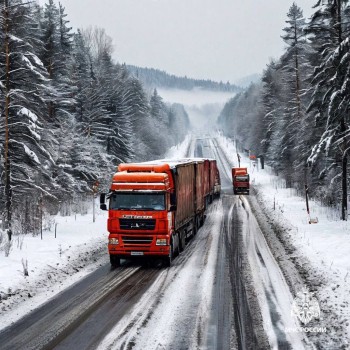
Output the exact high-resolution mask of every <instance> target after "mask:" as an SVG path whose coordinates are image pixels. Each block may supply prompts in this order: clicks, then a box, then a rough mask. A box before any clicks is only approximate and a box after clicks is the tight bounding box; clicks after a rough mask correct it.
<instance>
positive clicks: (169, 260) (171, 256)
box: [164, 241, 174, 267]
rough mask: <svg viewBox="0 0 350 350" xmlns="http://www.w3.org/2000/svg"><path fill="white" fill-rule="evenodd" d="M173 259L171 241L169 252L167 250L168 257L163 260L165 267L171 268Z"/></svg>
mask: <svg viewBox="0 0 350 350" xmlns="http://www.w3.org/2000/svg"><path fill="white" fill-rule="evenodd" d="M173 258H174V247H173V241H171V243H170V250H169V256H167V257H166V258H165V259H164V262H165V266H166V267H170V266H171V263H172V261H173Z"/></svg>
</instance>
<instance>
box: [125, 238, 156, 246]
mask: <svg viewBox="0 0 350 350" xmlns="http://www.w3.org/2000/svg"><path fill="white" fill-rule="evenodd" d="M122 240H123V243H124V245H150V244H151V243H152V240H153V238H152V237H133V236H122Z"/></svg>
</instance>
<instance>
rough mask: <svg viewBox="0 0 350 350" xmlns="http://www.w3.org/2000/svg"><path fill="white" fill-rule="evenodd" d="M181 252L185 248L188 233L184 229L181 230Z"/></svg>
mask: <svg viewBox="0 0 350 350" xmlns="http://www.w3.org/2000/svg"><path fill="white" fill-rule="evenodd" d="M179 243H180V248H179V250H180V252H182V251H183V250H184V249H185V246H186V234H185V232H184V231H181V232H180V242H179Z"/></svg>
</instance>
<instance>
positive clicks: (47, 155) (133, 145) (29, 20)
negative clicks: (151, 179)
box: [0, 0, 189, 232]
mask: <svg viewBox="0 0 350 350" xmlns="http://www.w3.org/2000/svg"><path fill="white" fill-rule="evenodd" d="M0 11H1V13H0V16H1V17H0V21H1V27H0V41H1V48H2V49H1V53H0V56H1V57H0V73H1V74H0V106H1V119H0V154H1V155H0V174H1V181H0V193H1V195H0V213H1V214H2V215H1V218H2V220H3V222H2V223H3V225H2V227H3V228H5V229H12V230H13V231H16V230H17V231H21V230H22V231H23V230H25V231H26V232H31V231H33V230H34V228H33V227H34V226H35V218H37V217H38V216H39V215H42V211H43V208H44V210H46V211H51V212H56V211H57V210H58V209H59V207H60V205H61V204H62V203H63V202H65V201H74V199H75V198H76V197H78V196H81V195H91V193H92V190H93V186H94V185H97V183H99V188H103V189H106V186H107V183H108V182H109V181H110V179H111V176H112V173H113V171H114V170H115V169H116V167H117V165H118V164H119V163H120V162H125V161H130V160H134V161H140V160H148V159H150V158H154V157H161V156H162V155H163V153H164V151H165V150H166V149H167V148H169V147H170V146H172V145H174V144H175V143H177V142H180V141H181V140H182V139H183V138H184V136H185V134H186V133H187V132H188V128H189V119H188V115H187V114H186V111H185V110H184V108H183V107H182V106H181V105H177V104H175V105H168V104H165V103H164V102H163V101H162V98H161V97H160V96H159V95H158V93H157V91H156V90H154V91H152V93H151V94H148V93H146V91H145V90H144V88H143V86H142V83H141V82H140V80H139V79H137V78H135V77H134V76H133V75H131V74H130V73H129V71H128V69H127V68H126V66H125V65H121V64H118V63H115V62H114V61H113V59H112V52H113V43H112V40H111V38H110V37H109V36H108V35H107V34H106V33H105V31H104V30H103V29H100V28H89V29H85V30H77V31H75V32H73V30H72V28H71V27H70V23H69V20H68V18H67V14H66V13H65V9H64V8H63V6H62V5H61V4H57V3H55V2H54V1H53V0H48V1H47V3H46V4H45V5H44V6H40V5H38V4H37V3H36V2H28V1H22V0H1V1H0ZM40 213H41V214H40ZM14 225H15V226H16V227H15V226H14ZM0 229H1V225H0Z"/></svg>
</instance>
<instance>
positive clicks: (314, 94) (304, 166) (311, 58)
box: [219, 0, 350, 220]
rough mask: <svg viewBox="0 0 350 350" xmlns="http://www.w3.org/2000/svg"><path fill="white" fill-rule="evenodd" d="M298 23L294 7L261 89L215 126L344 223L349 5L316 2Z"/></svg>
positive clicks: (238, 99)
mask: <svg viewBox="0 0 350 350" xmlns="http://www.w3.org/2000/svg"><path fill="white" fill-rule="evenodd" d="M313 9H314V11H313V14H312V16H311V17H310V18H309V19H305V18H304V16H303V11H302V9H301V8H300V7H298V6H297V5H296V4H295V3H293V5H292V6H291V7H290V9H289V12H288V14H287V18H286V26H285V28H284V29H283V33H282V35H281V38H282V39H283V41H284V43H285V50H284V52H283V54H282V56H281V57H280V58H279V59H276V60H272V61H271V62H270V63H269V64H268V65H267V66H266V69H265V70H264V72H263V74H262V79H261V82H259V83H256V84H252V85H250V87H249V88H248V89H247V90H246V91H244V92H242V93H239V94H237V95H236V96H235V97H234V98H233V99H231V100H230V101H229V102H228V103H227V104H226V105H225V107H224V109H223V111H222V113H221V115H220V117H219V123H220V125H221V126H222V128H223V129H224V130H225V133H226V135H228V136H230V137H233V138H235V139H236V141H237V144H238V145H239V147H240V148H241V149H248V150H251V152H253V153H254V154H256V155H261V156H263V157H264V158H265V160H266V161H267V163H268V164H269V165H271V167H272V168H273V169H274V170H275V171H276V173H278V174H280V175H282V176H283V177H284V178H285V179H286V183H287V186H288V187H291V186H294V187H296V188H298V189H300V190H303V189H304V186H305V184H307V185H308V186H309V188H310V194H311V195H312V196H314V197H315V198H318V199H320V200H322V201H323V202H325V203H327V204H329V205H332V206H339V208H341V218H342V219H344V220H345V219H346V218H347V188H348V176H347V174H348V170H349V169H348V168H349V167H348V155H349V147H350V138H349V131H350V130H349V119H350V116H349V112H350V111H349V108H350V79H349V78H350V5H349V1H348V0H327V1H321V0H319V1H317V2H316V3H315V5H314V6H313Z"/></svg>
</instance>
